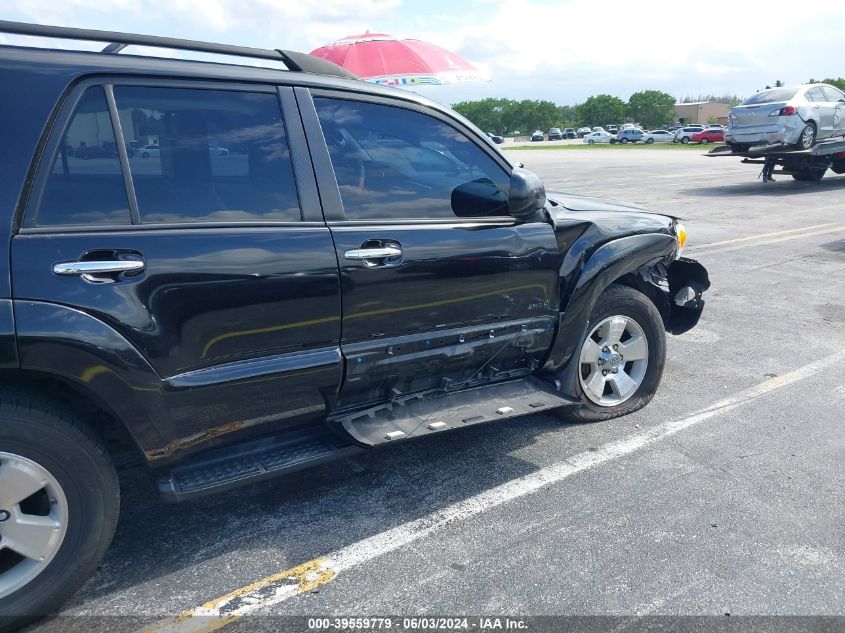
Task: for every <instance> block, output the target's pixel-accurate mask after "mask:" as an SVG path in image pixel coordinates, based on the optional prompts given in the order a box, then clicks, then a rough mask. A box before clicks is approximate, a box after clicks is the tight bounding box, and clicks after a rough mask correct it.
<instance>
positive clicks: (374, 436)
mask: <svg viewBox="0 0 845 633" xmlns="http://www.w3.org/2000/svg"><path fill="white" fill-rule="evenodd" d="M573 404H578V400H575V399H572V398H570V397H568V396H565V395H563V394H562V393H560V392H558V391H556V390H555V389H554V388H553V387H551V386H550V385H548V384H546V383H545V382H543V381H541V380H538V379H537V378H534V377H532V376H529V377H527V378H523V379H522V380H513V381H509V382H502V383H494V384H490V385H485V386H483V387H476V388H474V389H466V390H462V391H455V392H446V393H444V392H442V391H437V392H427V393H421V394H413V395H408V396H400V397H398V398H396V399H394V400H393V401H391V402H389V403H386V404H381V405H378V406H376V407H371V408H369V409H363V410H357V411H352V412H346V413H338V414H335V415H333V416H330V417H329V422H330V423H334V424H337V425H339V426H340V427H341V428H342V429H343V430H344V431H346V432H347V433H349V435H351V436H352V437H353V438H355V439H356V440H357V441H358V442H360V443H361V444H364V445H366V446H377V445H379V444H385V443H387V442H395V441H397V440H404V439H409V438H412V437H419V436H421V435H428V434H430V433H438V432H440V431H446V430H448V429H455V428H460V427H464V426H470V425H474V424H481V423H482V422H490V421H492V420H501V419H504V418H513V417H516V416H520V415H527V414H529V413H536V412H538V411H544V410H547V409H554V408H557V407H563V406H569V405H573Z"/></svg>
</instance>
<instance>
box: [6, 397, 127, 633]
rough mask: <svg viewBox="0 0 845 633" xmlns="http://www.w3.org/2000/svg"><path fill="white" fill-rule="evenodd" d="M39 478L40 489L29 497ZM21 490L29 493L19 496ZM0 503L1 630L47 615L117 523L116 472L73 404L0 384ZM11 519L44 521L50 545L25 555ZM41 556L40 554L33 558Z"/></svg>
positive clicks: (88, 567) (85, 573) (91, 563)
mask: <svg viewBox="0 0 845 633" xmlns="http://www.w3.org/2000/svg"><path fill="white" fill-rule="evenodd" d="M21 473H23V474H21ZM24 475H26V477H24ZM13 476H14V482H13ZM42 480H46V481H47V483H46V484H43V481H42ZM21 481H24V482H33V481H34V482H35V483H34V484H31V485H30V484H27V483H21ZM39 483H40V484H41V485H43V488H40V489H37V490H36V492H34V493H32V494H28V495H27V493H28V492H29V490H30V489H32V488H33V487H36V486H38V485H39ZM21 495H27V496H25V497H23V498H22V499H17V497H18V496H21ZM0 505H2V507H0V511H2V512H0V517H2V516H6V513H8V514H9V515H11V516H10V517H9V518H7V520H6V521H5V522H3V523H2V524H0V535H4V539H5V540H4V541H2V542H3V543H4V544H5V547H3V548H2V549H0V596H2V597H0V631H7V630H13V629H14V628H16V627H20V626H21V625H23V624H24V623H26V622H29V621H31V620H34V619H36V618H38V617H41V616H44V615H48V614H50V613H52V612H53V611H54V610H56V609H57V608H58V607H59V606H60V605H61V604H62V603H63V602H64V601H65V600H67V599H68V598H69V597H70V596H71V595H72V594H73V593H74V592H75V591H76V590H77V589H78V588H79V587H80V586H81V585H82V583H83V582H85V580H87V578H88V577H89V576H90V575H91V573H93V571H94V570H95V569H96V567H97V565H98V564H99V562H100V560H101V559H102V557H103V555H104V554H105V552H106V550H107V549H108V547H109V544H110V543H111V539H112V536H113V534H114V530H115V526H116V524H117V518H118V510H119V507H120V493H119V487H118V479H117V473H116V472H115V469H114V465H113V464H112V462H111V460H110V459H109V457H108V455H107V453H106V449H105V447H104V445H103V443H102V441H101V440H100V439H99V438H98V437H97V436H96V435H95V434H94V432H93V431H92V430H91V429H90V428H89V427H88V426H86V425H85V424H83V423H82V422H81V421H80V420H79V419H78V418H77V417H76V416H75V414H74V413H73V412H72V411H71V410H69V409H66V408H64V407H62V406H58V405H56V404H54V403H52V402H50V401H48V400H46V399H44V398H42V397H40V396H38V395H36V394H32V393H28V392H24V391H20V392H19V391H11V390H5V389H4V390H2V391H0ZM30 515H36V516H37V517H40V519H33V518H32V517H31V516H30ZM17 517H23V524H24V525H27V523H26V522H27V521H29V522H30V524H31V522H32V521H33V520H41V521H45V522H49V525H48V526H47V528H46V529H48V530H52V532H53V533H54V534H53V536H50V537H49V538H50V539H51V541H50V542H51V544H50V546H49V547H46V548H43V549H40V550H39V551H38V553H35V554H33V552H30V554H29V556H26V555H22V554H21V553H20V552H18V551H17V550H18V549H21V548H22V546H21V545H20V544H19V543H16V542H15V540H14V539H15V535H16V534H17V533H18V532H17V531H16V526H18V525H20V524H18V523H17V521H16V518H17ZM29 529H31V528H29ZM60 532H61V534H59V533H60ZM29 534H30V535H31V532H30V533H29ZM57 535H58V536H57ZM39 545H40V543H39ZM16 548H17V549H16ZM33 551H34V549H33ZM41 554H44V556H43V558H44V560H39V559H40V558H41Z"/></svg>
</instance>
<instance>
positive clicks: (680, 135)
mask: <svg viewBox="0 0 845 633" xmlns="http://www.w3.org/2000/svg"><path fill="white" fill-rule="evenodd" d="M703 131H704V126H703V125H700V124H698V123H693V124H691V125H685V126H684V127H682V128H681V129H680V130H678V131H677V132H675V139H674V142H675V143H683V144H684V145H686V144H687V143H689V142H690V141H691V140H692V137H693V136H695V135H696V134H698V133H699V132H703Z"/></svg>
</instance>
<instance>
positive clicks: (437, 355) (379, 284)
mask: <svg viewBox="0 0 845 633" xmlns="http://www.w3.org/2000/svg"><path fill="white" fill-rule="evenodd" d="M332 234H333V236H334V240H335V246H336V248H337V253H338V259H339V260H340V262H341V263H340V267H341V268H340V270H341V279H342V284H343V336H342V340H341V345H342V349H343V352H344V355H345V356H346V358H347V375H346V381H345V383H344V386H343V389H342V391H341V399H340V405H341V406H351V405H353V404H361V403H364V402H377V401H380V400H383V399H385V398H387V397H389V395H390V394H391V393H393V392H400V393H407V392H409V391H420V390H425V389H431V388H435V387H441V386H446V385H447V384H449V383H455V384H456V383H457V382H466V381H470V382H471V381H473V380H475V379H476V378H478V377H486V378H489V379H492V378H495V377H496V376H504V375H506V374H507V373H508V372H511V371H514V370H518V369H523V370H529V369H531V367H532V366H533V361H537V360H539V359H540V358H541V357H542V355H543V354H544V353H545V351H546V349H547V348H548V345H549V344H550V343H551V339H552V336H553V332H554V329H553V328H554V323H555V319H556V318H557V307H558V299H557V297H558V274H557V271H558V268H559V265H560V257H559V254H558V248H557V242H556V240H555V237H554V233H553V231H552V229H551V227H550V226H549V225H547V224H544V223H535V224H525V225H518V226H510V225H504V226H503V225H498V226H497V225H495V224H489V223H487V224H485V223H481V222H479V223H467V224H428V225H425V224H420V225H406V226H385V225H372V226H354V227H353V226H349V225H346V226H341V225H336V226H333V227H332ZM368 242H370V243H383V244H391V243H392V244H396V245H401V252H402V255H401V263H400V264H398V265H395V266H377V265H376V266H374V265H371V264H370V263H369V262H367V261H357V260H349V259H346V258H345V254H346V253H347V252H348V251H351V250H356V249H359V248H360V247H361V246H362V245H366V244H367V243H368ZM462 338H463V340H461V339H462ZM479 372H480V374H479ZM476 374H478V376H476Z"/></svg>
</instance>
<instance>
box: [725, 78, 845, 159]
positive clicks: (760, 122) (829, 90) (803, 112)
mask: <svg viewBox="0 0 845 633" xmlns="http://www.w3.org/2000/svg"><path fill="white" fill-rule="evenodd" d="M835 136H845V94H843V92H842V91H841V90H839V89H838V88H835V87H833V86H829V85H827V84H807V85H803V86H791V87H783V88H772V89H770V90H764V91H762V92H758V93H757V94H756V95H754V96H753V97H751V98H750V99H747V100H746V101H745V102H744V103H743V104H742V105H738V106H736V107H734V108H732V109H731V113H730V117H729V122H728V129H727V130H726V131H725V142H726V143H727V144H728V145H730V146H731V148H732V149H734V150H735V151H745V150H747V149H748V148H749V147H750V146H752V145H768V144H773V143H783V144H785V145H792V146H795V147H796V148H797V149H810V148H811V147H813V145H815V144H816V141H818V140H821V139H826V138H831V137H835Z"/></svg>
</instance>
